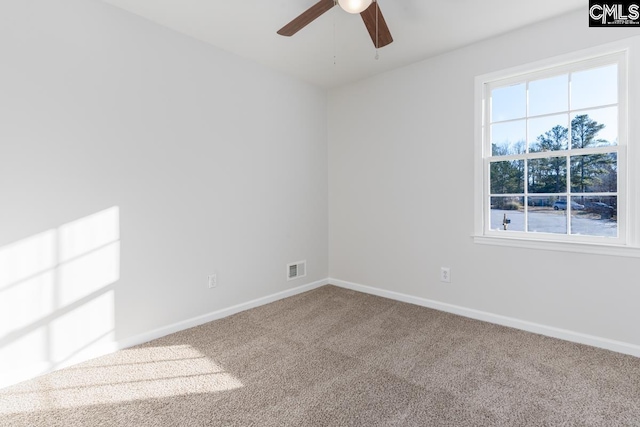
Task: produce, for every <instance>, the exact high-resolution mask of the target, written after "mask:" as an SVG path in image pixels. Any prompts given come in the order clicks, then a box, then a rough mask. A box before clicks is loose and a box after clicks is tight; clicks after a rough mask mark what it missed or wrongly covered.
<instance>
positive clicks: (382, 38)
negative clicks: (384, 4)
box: [360, 1, 393, 48]
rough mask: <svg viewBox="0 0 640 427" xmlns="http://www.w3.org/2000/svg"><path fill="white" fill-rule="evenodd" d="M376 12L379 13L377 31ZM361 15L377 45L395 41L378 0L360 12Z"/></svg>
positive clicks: (381, 45) (382, 45)
mask: <svg viewBox="0 0 640 427" xmlns="http://www.w3.org/2000/svg"><path fill="white" fill-rule="evenodd" d="M376 12H377V13H378V25H377V27H378V28H377V31H376ZM360 16H362V20H363V21H364V25H365V26H366V27H367V30H368V31H369V35H370V36H371V40H372V41H373V45H374V46H375V47H377V48H378V47H384V46H386V45H388V44H389V43H391V42H393V37H391V32H390V31H389V27H387V23H386V22H385V20H384V16H382V12H380V5H379V4H378V2H377V1H374V2H373V3H371V6H369V7H368V8H367V9H366V10H365V11H364V12H362V13H360Z"/></svg>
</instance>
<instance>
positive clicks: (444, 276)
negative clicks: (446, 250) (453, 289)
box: [440, 267, 451, 283]
mask: <svg viewBox="0 0 640 427" xmlns="http://www.w3.org/2000/svg"><path fill="white" fill-rule="evenodd" d="M440 281H441V282H445V283H451V269H450V268H449V267H440Z"/></svg>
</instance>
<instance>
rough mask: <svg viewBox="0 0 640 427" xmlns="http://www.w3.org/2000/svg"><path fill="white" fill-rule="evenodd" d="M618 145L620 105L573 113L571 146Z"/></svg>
mask: <svg viewBox="0 0 640 427" xmlns="http://www.w3.org/2000/svg"><path fill="white" fill-rule="evenodd" d="M610 145H618V107H609V108H599V109H597V110H589V111H583V112H580V113H578V114H572V115H571V148H587V147H604V146H610Z"/></svg>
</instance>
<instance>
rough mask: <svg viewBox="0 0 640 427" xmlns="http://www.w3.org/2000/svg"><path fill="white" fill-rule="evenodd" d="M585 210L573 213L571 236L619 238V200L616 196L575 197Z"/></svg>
mask: <svg viewBox="0 0 640 427" xmlns="http://www.w3.org/2000/svg"><path fill="white" fill-rule="evenodd" d="M574 200H575V202H576V203H579V204H580V205H582V206H584V208H583V209H579V210H576V211H575V212H572V215H571V234H582V235H587V236H601V237H618V208H617V205H618V198H617V197H615V196H597V197H596V196H589V197H586V196H585V197H575V198H574Z"/></svg>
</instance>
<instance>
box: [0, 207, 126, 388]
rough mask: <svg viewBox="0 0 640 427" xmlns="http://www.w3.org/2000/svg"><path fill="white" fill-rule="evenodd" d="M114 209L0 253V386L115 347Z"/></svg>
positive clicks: (116, 229) (116, 249) (116, 220)
mask: <svg viewBox="0 0 640 427" xmlns="http://www.w3.org/2000/svg"><path fill="white" fill-rule="evenodd" d="M119 220H120V212H119V208H118V207H117V206H114V207H112V208H109V209H106V210H104V211H101V212H97V213H95V214H92V215H89V216H86V217H84V218H81V219H79V220H77V221H73V222H70V223H67V224H64V225H62V226H60V227H58V228H57V229H54V230H48V231H45V232H43V233H39V234H36V235H34V236H31V237H29V238H26V239H23V240H21V241H19V242H16V243H13V244H10V245H6V246H4V247H1V248H0V387H3V386H6V385H9V384H12V383H15V382H17V381H21V380H23V379H27V378H30V377H33V376H34V375H38V374H41V373H44V372H48V371H50V370H52V369H55V368H58V367H60V366H65V365H68V364H70V363H73V362H74V361H80V360H86V359H87V358H88V357H94V356H97V355H100V354H104V353H105V352H106V351H110V350H112V349H113V348H114V344H113V343H114V336H113V335H114V327H115V319H114V290H113V288H112V287H111V285H112V284H114V283H115V282H117V281H118V279H119V277H120V235H119V229H120V224H119Z"/></svg>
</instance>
